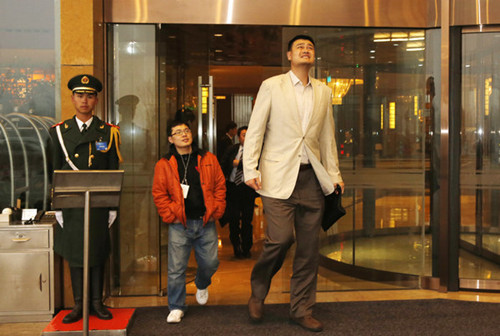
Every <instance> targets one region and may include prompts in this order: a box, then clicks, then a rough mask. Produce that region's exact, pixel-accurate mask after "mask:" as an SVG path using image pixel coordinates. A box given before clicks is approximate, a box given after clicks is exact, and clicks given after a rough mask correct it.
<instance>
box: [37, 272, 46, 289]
mask: <svg viewBox="0 0 500 336" xmlns="http://www.w3.org/2000/svg"><path fill="white" fill-rule="evenodd" d="M46 282H47V280H43V279H42V273H40V276H39V277H38V283H39V284H40V292H41V291H42V290H43V284H44V283H46Z"/></svg>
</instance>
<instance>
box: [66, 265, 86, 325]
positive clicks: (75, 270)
mask: <svg viewBox="0 0 500 336" xmlns="http://www.w3.org/2000/svg"><path fill="white" fill-rule="evenodd" d="M69 272H70V275H71V286H72V287H73V299H74V300H75V306H74V307H73V310H72V311H71V312H70V313H69V314H68V315H66V316H65V317H64V318H63V321H62V322H63V323H66V324H67V323H75V322H77V321H79V320H80V319H81V318H82V316H83V305H82V302H83V300H82V292H83V268H81V267H70V269H69Z"/></svg>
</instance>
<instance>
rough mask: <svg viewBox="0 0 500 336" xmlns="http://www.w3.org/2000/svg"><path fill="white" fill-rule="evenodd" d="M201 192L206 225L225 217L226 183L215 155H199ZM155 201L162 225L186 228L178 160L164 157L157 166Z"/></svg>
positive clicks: (154, 186) (171, 156) (202, 153)
mask: <svg viewBox="0 0 500 336" xmlns="http://www.w3.org/2000/svg"><path fill="white" fill-rule="evenodd" d="M197 159H198V166H197V167H196V169H197V170H198V172H199V173H200V183H201V189H202V191H203V198H204V200H205V208H206V211H205V215H204V216H203V223H204V224H206V223H207V222H208V221H209V219H212V220H216V219H219V218H221V217H222V215H223V214H224V209H225V208H226V180H225V178H224V174H223V173H222V169H221V168H220V165H219V162H218V161H217V158H216V157H215V155H213V154H212V153H210V152H202V151H199V152H198V155H197ZM153 199H154V202H155V204H156V208H157V209H158V213H159V214H160V216H161V218H162V220H163V222H165V223H176V222H181V223H182V224H184V226H185V225H186V211H185V206H184V197H183V195H182V188H181V184H180V179H179V171H178V166H177V159H176V158H175V156H174V155H168V156H166V157H163V158H162V159H160V161H158V162H157V163H156V166H155V175H154V179H153Z"/></svg>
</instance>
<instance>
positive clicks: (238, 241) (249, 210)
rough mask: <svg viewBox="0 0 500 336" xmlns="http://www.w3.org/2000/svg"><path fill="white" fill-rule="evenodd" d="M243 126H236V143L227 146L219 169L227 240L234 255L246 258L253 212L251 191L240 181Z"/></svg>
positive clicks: (254, 194) (245, 127)
mask: <svg viewBox="0 0 500 336" xmlns="http://www.w3.org/2000/svg"><path fill="white" fill-rule="evenodd" d="M247 129H248V127H247V126H243V127H240V128H239V129H238V139H239V141H240V143H238V144H235V145H233V146H231V147H229V148H228V149H227V151H226V153H225V154H224V156H223V158H222V163H221V166H222V171H223V172H224V176H225V177H226V188H227V194H226V204H227V206H226V216H225V219H226V220H227V221H228V222H229V239H230V240H231V244H232V245H233V250H234V256H235V257H236V258H250V257H251V253H250V249H251V248H252V245H253V226H252V219H253V212H254V205H255V196H256V193H255V191H254V190H253V189H252V188H250V187H248V186H247V185H246V184H245V183H243V182H244V181H243V144H244V143H245V135H246V133H247Z"/></svg>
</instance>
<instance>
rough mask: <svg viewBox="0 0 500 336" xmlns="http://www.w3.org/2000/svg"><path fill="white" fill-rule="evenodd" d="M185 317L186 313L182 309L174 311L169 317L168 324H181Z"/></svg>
mask: <svg viewBox="0 0 500 336" xmlns="http://www.w3.org/2000/svg"><path fill="white" fill-rule="evenodd" d="M183 316H184V312H183V311H182V310H180V309H174V310H172V311H171V312H170V314H168V316H167V323H179V322H180V321H181V319H182V317H183Z"/></svg>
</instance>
